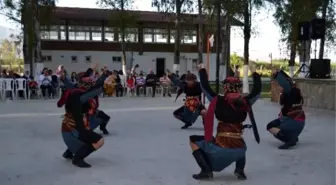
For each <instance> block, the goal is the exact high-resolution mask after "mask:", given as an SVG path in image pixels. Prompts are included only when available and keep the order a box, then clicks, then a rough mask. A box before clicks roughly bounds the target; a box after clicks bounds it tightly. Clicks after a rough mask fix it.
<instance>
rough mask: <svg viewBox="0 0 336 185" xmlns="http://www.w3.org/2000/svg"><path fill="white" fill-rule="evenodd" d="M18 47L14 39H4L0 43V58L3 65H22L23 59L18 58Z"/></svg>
mask: <svg viewBox="0 0 336 185" xmlns="http://www.w3.org/2000/svg"><path fill="white" fill-rule="evenodd" d="M20 52H21V50H20V48H18V45H17V44H16V43H15V42H14V41H10V40H8V39H5V40H4V41H3V42H2V43H1V45H0V60H1V65H2V67H3V66H10V68H12V66H22V65H23V60H22V59H21V58H20Z"/></svg>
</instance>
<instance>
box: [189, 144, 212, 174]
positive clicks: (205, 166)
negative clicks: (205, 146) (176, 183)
mask: <svg viewBox="0 0 336 185" xmlns="http://www.w3.org/2000/svg"><path fill="white" fill-rule="evenodd" d="M193 156H194V158H195V160H196V162H197V164H198V166H199V167H200V168H201V172H200V173H199V174H194V175H193V176H192V177H193V178H194V179H196V180H202V179H212V178H213V174H212V169H211V166H210V164H209V162H208V161H207V160H206V156H205V154H204V152H203V150H202V149H198V150H195V151H194V152H193Z"/></svg>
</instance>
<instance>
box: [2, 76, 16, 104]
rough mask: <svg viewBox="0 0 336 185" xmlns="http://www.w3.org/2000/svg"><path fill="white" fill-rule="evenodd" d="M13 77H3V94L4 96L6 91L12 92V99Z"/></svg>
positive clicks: (13, 94)
mask: <svg viewBox="0 0 336 185" xmlns="http://www.w3.org/2000/svg"><path fill="white" fill-rule="evenodd" d="M14 85H15V84H14V79H12V78H4V94H5V97H6V95H7V92H8V91H9V92H10V93H11V94H12V97H13V100H14V99H15V93H14Z"/></svg>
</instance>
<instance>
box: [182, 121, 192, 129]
mask: <svg viewBox="0 0 336 185" xmlns="http://www.w3.org/2000/svg"><path fill="white" fill-rule="evenodd" d="M183 123H184V126H183V127H181V129H187V128H189V127H190V126H191V125H192V124H191V123H189V122H186V121H183Z"/></svg>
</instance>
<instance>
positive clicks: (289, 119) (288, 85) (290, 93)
mask: <svg viewBox="0 0 336 185" xmlns="http://www.w3.org/2000/svg"><path fill="white" fill-rule="evenodd" d="M274 78H275V79H276V81H277V82H278V84H279V85H280V86H281V87H282V89H283V92H282V93H281V96H280V101H279V102H280V105H281V106H282V108H281V112H280V113H279V117H278V118H277V119H275V120H273V121H271V122H270V123H268V124H267V130H268V131H269V132H270V133H271V134H273V135H274V136H275V138H277V139H279V140H280V141H282V142H284V144H283V145H281V146H279V147H278V148H279V149H289V148H291V147H293V146H295V145H296V144H297V142H298V141H299V135H300V134H301V132H302V130H303V128H304V126H305V113H304V111H303V109H302V104H303V98H302V95H301V91H300V89H299V88H297V87H295V84H294V82H293V81H292V79H291V78H290V77H289V76H288V75H287V74H286V73H285V72H283V71H282V70H281V71H278V72H276V73H275V74H274Z"/></svg>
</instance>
